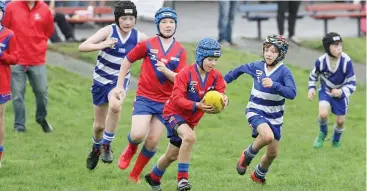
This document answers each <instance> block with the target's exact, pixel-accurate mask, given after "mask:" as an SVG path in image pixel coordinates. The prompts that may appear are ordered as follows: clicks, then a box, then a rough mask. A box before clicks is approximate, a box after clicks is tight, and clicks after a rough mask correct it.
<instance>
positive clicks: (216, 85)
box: [145, 38, 228, 191]
mask: <svg viewBox="0 0 367 191" xmlns="http://www.w3.org/2000/svg"><path fill="white" fill-rule="evenodd" d="M220 56H221V46H220V44H219V43H218V42H217V41H216V40H215V39H211V38H204V39H202V40H201V41H200V42H199V44H198V46H197V48H196V64H192V65H190V66H188V67H186V68H185V69H183V70H182V71H181V72H180V73H179V74H178V75H177V76H176V79H175V84H174V87H173V91H172V95H171V97H170V99H169V100H168V101H167V103H166V105H165V106H164V113H163V117H164V119H165V125H166V128H167V132H168V133H167V136H168V138H169V139H170V143H169V145H168V148H167V151H166V153H165V154H164V155H163V156H162V157H161V158H160V159H159V161H158V163H157V164H156V165H155V166H154V168H153V170H152V171H151V172H150V173H147V174H146V175H145V180H146V181H147V182H148V184H149V185H150V186H151V187H152V190H161V188H160V180H161V178H162V176H163V174H164V172H165V170H166V169H167V168H168V166H169V165H170V164H171V163H172V162H174V161H175V160H178V172H177V182H178V183H177V190H179V191H184V190H190V189H191V184H190V183H189V181H188V177H189V174H188V172H189V166H190V156H191V151H192V147H193V144H194V142H195V139H196V135H195V132H194V127H195V126H197V124H198V123H199V121H200V119H201V118H202V117H203V115H204V113H205V112H206V113H213V107H212V106H207V105H205V104H204V103H203V102H202V99H203V97H204V95H205V93H206V92H208V91H210V90H216V91H219V92H221V93H223V94H224V91H225V88H226V85H225V81H224V79H223V77H222V75H221V74H220V72H219V71H217V70H215V69H214V67H215V65H216V64H217V61H218V58H219V57H220ZM227 104H228V98H227V96H225V106H226V105H227Z"/></svg>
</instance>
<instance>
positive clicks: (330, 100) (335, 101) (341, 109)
mask: <svg viewBox="0 0 367 191" xmlns="http://www.w3.org/2000/svg"><path fill="white" fill-rule="evenodd" d="M348 104H349V99H348V98H347V97H344V98H336V97H331V96H330V95H328V94H327V93H326V92H325V91H321V90H320V91H319V105H324V106H327V105H328V106H330V107H331V112H332V113H333V114H335V115H337V116H341V115H346V114H347V111H348Z"/></svg>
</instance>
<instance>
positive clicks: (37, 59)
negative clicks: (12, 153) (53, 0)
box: [3, 0, 54, 132]
mask: <svg viewBox="0 0 367 191" xmlns="http://www.w3.org/2000/svg"><path fill="white" fill-rule="evenodd" d="M3 25H4V26H5V27H7V28H9V29H10V30H12V31H13V32H14V34H15V36H16V37H17V42H18V47H19V48H18V55H19V58H18V65H15V66H12V67H11V73H12V77H11V91H12V99H13V107H14V114H15V119H14V129H15V131H16V132H24V131H25V130H26V125H25V122H26V116H25V103H24V100H25V99H24V94H25V89H26V77H27V76H28V79H29V82H30V84H31V86H32V89H33V92H34V94H35V97H36V105H37V110H36V121H37V123H39V124H40V125H41V127H42V129H43V131H44V132H51V131H52V128H51V126H50V125H49V123H48V122H47V121H46V115H47V100H48V98H47V96H48V95H47V75H46V66H45V60H46V51H47V42H48V39H49V38H50V37H51V36H52V34H53V32H54V24H53V16H52V13H51V11H50V10H49V8H48V6H47V4H45V3H44V2H43V1H37V0H33V1H12V2H10V3H8V4H7V6H6V10H5V17H4V21H3Z"/></svg>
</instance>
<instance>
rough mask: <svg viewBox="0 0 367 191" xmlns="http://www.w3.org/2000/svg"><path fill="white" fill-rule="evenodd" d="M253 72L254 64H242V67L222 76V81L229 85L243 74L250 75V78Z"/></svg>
mask: <svg viewBox="0 0 367 191" xmlns="http://www.w3.org/2000/svg"><path fill="white" fill-rule="evenodd" d="M254 70H255V66H254V63H248V64H243V65H241V66H239V67H237V68H235V69H233V70H231V71H229V72H228V73H227V74H226V75H225V76H224V80H225V81H226V83H227V84H229V83H231V82H232V81H234V80H236V79H237V78H238V77H240V76H241V75H242V74H244V73H246V74H250V75H251V76H252V75H253V73H254Z"/></svg>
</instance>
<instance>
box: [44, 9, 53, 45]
mask: <svg viewBox="0 0 367 191" xmlns="http://www.w3.org/2000/svg"><path fill="white" fill-rule="evenodd" d="M44 25H45V28H44V29H45V35H46V37H47V39H49V38H51V37H52V35H53V34H54V28H55V27H54V16H53V15H52V13H51V11H50V10H49V9H47V18H46V21H45V23H44Z"/></svg>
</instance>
